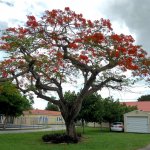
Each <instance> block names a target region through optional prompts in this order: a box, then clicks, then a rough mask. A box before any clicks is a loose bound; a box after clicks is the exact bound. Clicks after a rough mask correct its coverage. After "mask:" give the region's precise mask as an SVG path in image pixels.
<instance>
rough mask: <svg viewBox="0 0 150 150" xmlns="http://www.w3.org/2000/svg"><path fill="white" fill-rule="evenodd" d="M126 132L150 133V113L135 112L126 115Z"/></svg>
mask: <svg viewBox="0 0 150 150" xmlns="http://www.w3.org/2000/svg"><path fill="white" fill-rule="evenodd" d="M124 131H125V132H135V133H150V112H146V111H141V110H134V111H131V112H128V113H126V114H124Z"/></svg>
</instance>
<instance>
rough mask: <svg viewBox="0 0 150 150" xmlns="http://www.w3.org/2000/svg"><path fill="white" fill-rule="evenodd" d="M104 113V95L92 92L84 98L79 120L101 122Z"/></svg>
mask: <svg viewBox="0 0 150 150" xmlns="http://www.w3.org/2000/svg"><path fill="white" fill-rule="evenodd" d="M103 113H104V112H103V103H102V97H101V96H100V95H98V94H92V95H90V96H88V97H86V98H85V99H84V100H83V103H82V107H81V111H80V113H79V115H78V117H77V120H84V121H86V122H101V121H102V116H103Z"/></svg>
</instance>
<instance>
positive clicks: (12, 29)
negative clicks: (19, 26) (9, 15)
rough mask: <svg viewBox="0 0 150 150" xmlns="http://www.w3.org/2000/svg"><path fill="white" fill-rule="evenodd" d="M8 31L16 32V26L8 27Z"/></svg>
mask: <svg viewBox="0 0 150 150" xmlns="http://www.w3.org/2000/svg"><path fill="white" fill-rule="evenodd" d="M6 31H11V32H16V28H7V29H6Z"/></svg>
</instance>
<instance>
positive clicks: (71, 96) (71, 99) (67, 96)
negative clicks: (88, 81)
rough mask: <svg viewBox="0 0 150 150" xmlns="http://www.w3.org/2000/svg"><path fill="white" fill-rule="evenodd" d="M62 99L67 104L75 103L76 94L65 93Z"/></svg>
mask: <svg viewBox="0 0 150 150" xmlns="http://www.w3.org/2000/svg"><path fill="white" fill-rule="evenodd" d="M64 98H65V100H66V101H67V102H69V103H73V102H74V101H75V99H76V98H77V94H76V93H75V92H74V91H73V92H71V91H67V92H65V94H64Z"/></svg>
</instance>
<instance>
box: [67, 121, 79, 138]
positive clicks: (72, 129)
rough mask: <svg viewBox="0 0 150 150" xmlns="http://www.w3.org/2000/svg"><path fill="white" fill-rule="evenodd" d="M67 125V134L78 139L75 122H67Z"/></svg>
mask: <svg viewBox="0 0 150 150" xmlns="http://www.w3.org/2000/svg"><path fill="white" fill-rule="evenodd" d="M65 124H66V134H67V135H68V136H70V137H72V138H74V139H75V138H77V133H76V128H75V121H74V120H67V121H65Z"/></svg>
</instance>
